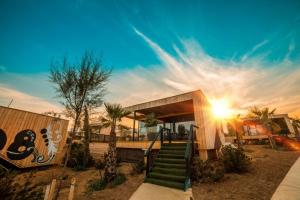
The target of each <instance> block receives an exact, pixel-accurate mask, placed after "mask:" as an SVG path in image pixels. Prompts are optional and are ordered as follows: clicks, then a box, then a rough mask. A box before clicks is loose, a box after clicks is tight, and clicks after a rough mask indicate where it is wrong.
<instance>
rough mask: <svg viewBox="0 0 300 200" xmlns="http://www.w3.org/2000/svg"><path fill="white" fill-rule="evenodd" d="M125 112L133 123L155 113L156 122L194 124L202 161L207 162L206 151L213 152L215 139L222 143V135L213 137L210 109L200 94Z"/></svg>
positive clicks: (152, 102) (145, 104) (187, 95)
mask: <svg viewBox="0 0 300 200" xmlns="http://www.w3.org/2000/svg"><path fill="white" fill-rule="evenodd" d="M126 109H127V110H128V111H131V112H133V113H135V115H133V116H129V117H130V118H132V119H134V120H143V118H144V117H145V115H147V114H150V113H155V116H156V118H157V119H159V120H161V121H163V122H166V123H175V122H185V121H194V124H195V125H196V126H198V127H199V128H198V129H196V142H197V143H198V149H199V155H200V157H201V159H203V160H206V159H207V158H208V153H209V151H214V150H215V149H216V148H217V147H216V141H217V139H218V140H219V141H221V142H222V143H223V142H225V138H224V135H223V133H221V132H220V133H219V134H217V126H216V120H215V119H214V118H213V115H212V111H211V105H210V103H209V102H208V100H207V98H206V97H205V95H204V94H203V93H202V91H201V90H197V91H193V92H189V93H185V94H180V95H176V96H172V97H167V98H163V99H158V100H154V101H150V102H146V103H141V104H137V105H133V106H129V107H126ZM134 124H135V123H134ZM133 130H135V127H133ZM217 137H218V138H217Z"/></svg>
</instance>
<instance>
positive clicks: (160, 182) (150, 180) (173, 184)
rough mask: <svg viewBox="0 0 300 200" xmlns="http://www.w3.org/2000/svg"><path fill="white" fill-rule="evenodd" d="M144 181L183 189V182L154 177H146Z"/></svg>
mask: <svg viewBox="0 0 300 200" xmlns="http://www.w3.org/2000/svg"><path fill="white" fill-rule="evenodd" d="M145 182H146V183H153V184H156V185H161V186H166V187H171V188H177V189H181V190H183V189H184V183H178V182H175V181H165V180H160V179H154V178H146V180H145Z"/></svg>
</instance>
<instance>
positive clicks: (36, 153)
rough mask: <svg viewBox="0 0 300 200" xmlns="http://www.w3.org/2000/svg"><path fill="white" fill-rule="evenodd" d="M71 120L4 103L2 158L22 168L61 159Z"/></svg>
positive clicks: (1, 111)
mask: <svg viewBox="0 0 300 200" xmlns="http://www.w3.org/2000/svg"><path fill="white" fill-rule="evenodd" d="M67 128H68V120H64V119H59V118H55V117H50V116H47V115H42V114H37V113H32V112H28V111H23V110H18V109H13V108H7V107H3V106H0V159H4V160H6V161H7V162H9V163H11V164H13V165H15V166H17V167H19V168H27V167H36V166H43V165H50V164H57V163H59V162H61V159H62V157H63V154H64V150H65V149H64V146H65V144H66V139H67Z"/></svg>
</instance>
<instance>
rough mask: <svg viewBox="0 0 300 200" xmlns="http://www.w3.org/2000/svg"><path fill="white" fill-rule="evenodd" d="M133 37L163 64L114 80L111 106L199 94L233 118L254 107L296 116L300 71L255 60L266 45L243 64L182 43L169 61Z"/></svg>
mask: <svg viewBox="0 0 300 200" xmlns="http://www.w3.org/2000/svg"><path fill="white" fill-rule="evenodd" d="M134 31H135V32H136V34H137V35H138V36H140V37H141V38H142V39H143V40H144V41H145V42H146V43H147V44H148V45H149V47H150V48H152V49H153V51H154V53H155V54H156V55H157V56H158V58H159V59H160V60H161V61H162V64H161V65H158V66H150V67H149V66H138V67H136V68H135V69H133V70H131V71H127V72H122V73H118V74H115V75H114V77H113V78H112V82H111V83H110V84H109V91H110V95H109V98H110V99H111V100H113V101H118V102H120V103H123V104H124V105H130V104H134V103H140V102H143V101H149V100H153V99H157V98H162V97H166V96H169V95H173V94H179V93H182V92H188V91H191V90H196V89H202V90H203V91H204V92H205V94H206V95H207V96H208V97H210V98H218V97H223V96H225V97H227V98H229V99H231V100H232V101H233V106H234V107H235V108H236V111H237V112H243V111H245V110H247V109H248V108H249V107H250V106H253V105H258V106H270V107H277V108H278V112H282V113H285V112H287V113H291V114H295V113H297V112H298V113H299V114H300V107H299V103H300V65H299V63H298V62H291V61H290V62H286V61H282V62H280V63H276V64H274V63H267V62H266V61H265V60H263V57H262V56H259V55H258V56H253V53H254V52H255V51H257V49H259V48H260V47H262V46H263V45H265V44H266V43H267V42H268V41H267V40H265V41H263V42H261V43H259V44H257V45H256V46H255V47H253V48H252V50H250V51H249V53H247V54H246V55H247V58H246V59H245V58H242V59H241V60H240V61H228V62H227V61H223V60H218V59H215V58H213V57H211V56H209V55H208V54H206V53H205V52H204V51H203V49H202V48H201V46H200V45H199V44H198V43H197V42H196V41H194V40H181V43H182V45H183V46H184V48H183V49H182V50H180V49H179V48H177V47H176V46H174V49H175V51H176V52H177V56H171V55H170V54H169V53H168V52H166V51H165V50H163V49H162V48H161V47H160V46H159V45H158V44H157V43H155V42H154V41H152V40H151V39H150V38H148V37H147V36H146V35H145V34H143V33H142V32H140V31H139V30H137V29H135V28H134ZM251 55H252V56H251Z"/></svg>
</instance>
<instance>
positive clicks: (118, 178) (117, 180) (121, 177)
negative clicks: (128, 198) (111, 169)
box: [111, 173, 126, 187]
mask: <svg viewBox="0 0 300 200" xmlns="http://www.w3.org/2000/svg"><path fill="white" fill-rule="evenodd" d="M125 181H126V176H125V175H124V174H121V173H119V174H117V176H116V177H115V179H114V180H113V181H112V183H111V184H112V187H115V186H117V185H121V184H122V183H124V182H125Z"/></svg>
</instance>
